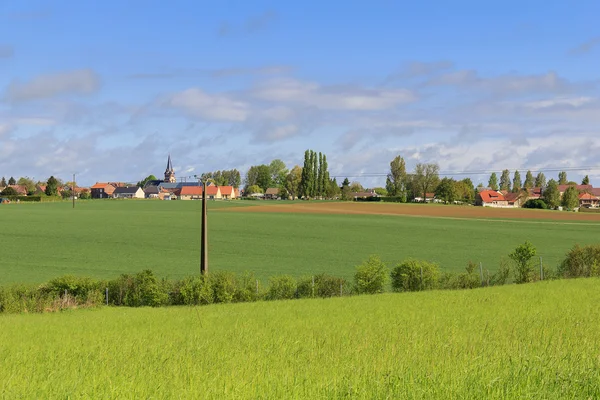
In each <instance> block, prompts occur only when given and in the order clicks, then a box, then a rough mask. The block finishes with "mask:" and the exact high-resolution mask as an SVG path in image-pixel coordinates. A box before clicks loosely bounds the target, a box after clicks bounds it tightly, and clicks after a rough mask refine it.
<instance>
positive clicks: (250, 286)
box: [233, 272, 259, 303]
mask: <svg viewBox="0 0 600 400" xmlns="http://www.w3.org/2000/svg"><path fill="white" fill-rule="evenodd" d="M235 284H236V285H235V286H236V291H235V294H234V296H233V301H234V302H236V303H240V302H249V301H256V300H258V298H259V293H258V290H257V287H256V284H257V280H256V278H255V277H254V275H253V274H252V273H250V272H244V273H243V274H242V275H241V276H240V277H239V278H238V277H236V278H235Z"/></svg>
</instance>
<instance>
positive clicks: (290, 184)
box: [285, 165, 302, 199]
mask: <svg viewBox="0 0 600 400" xmlns="http://www.w3.org/2000/svg"><path fill="white" fill-rule="evenodd" d="M301 182H302V168H300V167H299V166H298V165H296V166H295V167H294V168H292V170H291V171H290V172H289V174H287V176H286V178H285V188H286V190H287V191H288V193H289V194H290V196H292V199H295V198H296V197H299V196H300V183H301Z"/></svg>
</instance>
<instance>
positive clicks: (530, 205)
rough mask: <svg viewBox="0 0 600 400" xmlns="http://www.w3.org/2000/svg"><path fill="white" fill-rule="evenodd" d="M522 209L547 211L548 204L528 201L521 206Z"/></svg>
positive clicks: (532, 200)
mask: <svg viewBox="0 0 600 400" xmlns="http://www.w3.org/2000/svg"><path fill="white" fill-rule="evenodd" d="M523 207H524V208H538V209H541V210H547V209H548V204H546V202H545V201H544V200H543V199H529V200H527V201H526V202H525V204H523Z"/></svg>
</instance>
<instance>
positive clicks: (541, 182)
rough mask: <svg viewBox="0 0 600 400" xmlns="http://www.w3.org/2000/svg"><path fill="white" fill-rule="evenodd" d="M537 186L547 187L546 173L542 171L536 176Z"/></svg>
mask: <svg viewBox="0 0 600 400" xmlns="http://www.w3.org/2000/svg"><path fill="white" fill-rule="evenodd" d="M535 187H539V188H544V187H546V175H544V173H543V172H540V173H538V174H537V176H536V177H535Z"/></svg>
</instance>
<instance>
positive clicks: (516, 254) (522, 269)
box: [508, 241, 536, 283]
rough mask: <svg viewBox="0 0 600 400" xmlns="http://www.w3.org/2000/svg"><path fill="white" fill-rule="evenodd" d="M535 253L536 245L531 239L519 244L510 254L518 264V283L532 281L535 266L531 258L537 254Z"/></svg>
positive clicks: (516, 278) (516, 277)
mask: <svg viewBox="0 0 600 400" xmlns="http://www.w3.org/2000/svg"><path fill="white" fill-rule="evenodd" d="M535 253H536V250H535V247H533V245H532V244H531V243H530V242H529V241H525V243H523V244H522V245H519V246H517V248H516V249H515V250H514V251H513V252H512V253H510V254H509V255H508V256H509V257H510V258H511V259H512V260H513V261H514V262H515V265H516V270H515V272H516V276H515V282H516V283H527V282H531V281H532V279H533V266H532V263H531V259H532V258H533V257H534V256H535Z"/></svg>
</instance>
